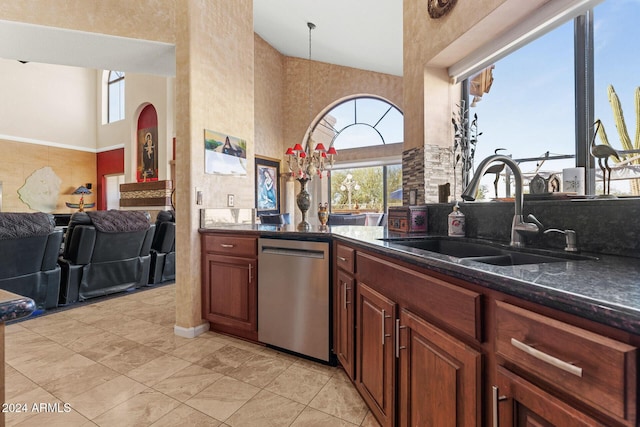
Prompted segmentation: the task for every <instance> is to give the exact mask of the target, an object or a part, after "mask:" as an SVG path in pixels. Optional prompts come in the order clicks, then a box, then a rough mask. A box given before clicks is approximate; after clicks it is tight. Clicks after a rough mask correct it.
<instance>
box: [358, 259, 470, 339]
mask: <svg viewBox="0 0 640 427" xmlns="http://www.w3.org/2000/svg"><path fill="white" fill-rule="evenodd" d="M356 258H357V261H356V263H357V265H358V275H359V280H360V281H361V282H363V283H366V284H367V285H369V286H371V287H373V288H374V289H375V290H376V291H379V292H381V293H382V294H384V295H387V296H389V297H391V298H393V300H394V301H396V302H398V303H400V304H401V305H403V306H404V307H407V308H408V309H410V310H411V311H413V312H414V313H416V314H419V315H420V316H422V317H424V318H425V319H427V320H428V321H429V322H431V323H433V324H434V325H438V326H440V325H443V326H446V327H450V328H454V329H456V330H458V331H460V332H462V333H464V334H466V335H467V336H468V337H471V338H473V339H474V340H477V341H482V295H481V294H479V293H477V292H473V291H470V290H468V289H464V288H462V287H460V286H457V285H454V284H452V283H449V282H446V281H444V280H441V279H438V278H436V277H433V276H430V275H427V274H421V273H418V272H416V271H413V270H410V269H408V268H405V267H402V266H399V265H395V264H392V263H391V262H389V261H386V260H381V259H378V258H376V257H373V256H371V255H368V254H365V253H362V252H358V253H357V254H356Z"/></svg>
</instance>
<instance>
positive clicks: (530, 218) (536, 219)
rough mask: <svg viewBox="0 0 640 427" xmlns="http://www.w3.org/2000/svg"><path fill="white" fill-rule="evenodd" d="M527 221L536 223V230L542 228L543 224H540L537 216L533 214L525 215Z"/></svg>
mask: <svg viewBox="0 0 640 427" xmlns="http://www.w3.org/2000/svg"><path fill="white" fill-rule="evenodd" d="M527 221H531V222H532V223H534V224H535V225H537V226H538V232H540V230H544V225H542V223H541V222H540V221H538V218H536V217H535V216H533V214H529V215H527Z"/></svg>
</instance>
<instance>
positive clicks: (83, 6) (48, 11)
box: [0, 0, 186, 43]
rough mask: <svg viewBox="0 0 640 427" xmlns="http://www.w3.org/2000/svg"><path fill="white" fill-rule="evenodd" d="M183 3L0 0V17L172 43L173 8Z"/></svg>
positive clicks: (164, 0)
mask: <svg viewBox="0 0 640 427" xmlns="http://www.w3.org/2000/svg"><path fill="white" fill-rule="evenodd" d="M185 1H186V0H180V1H179V2H176V1H175V0H138V1H130V0H109V1H104V0H55V1H51V0H20V1H15V0H1V1H0V16H1V17H2V19H4V20H7V21H18V22H26V23H30V24H38V25H46V26H49V27H59V28H66V29H71V30H80V31H88V32H91V33H102V34H111V35H114V36H122V37H132V38H137V39H146V40H156V41H161V42H167V43H174V42H175V33H176V25H175V8H176V4H177V3H183V2H185Z"/></svg>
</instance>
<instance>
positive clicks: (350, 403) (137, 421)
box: [5, 285, 378, 427]
mask: <svg viewBox="0 0 640 427" xmlns="http://www.w3.org/2000/svg"><path fill="white" fill-rule="evenodd" d="M174 322H175V285H168V286H163V287H159V288H155V289H149V290H146V291H144V292H138V293H133V294H128V295H127V294H125V295H123V296H121V297H118V298H114V299H110V300H106V301H102V302H97V303H95V304H91V305H83V306H81V307H77V308H73V309H70V310H66V311H62V312H58V313H55V314H51V315H47V316H43V317H39V318H35V319H31V320H27V321H24V322H20V323H16V324H13V325H9V326H7V328H6V338H5V342H6V365H5V368H6V378H5V382H6V398H7V402H8V403H9V404H13V405H12V406H10V407H11V408H12V409H14V411H15V410H17V409H23V410H24V409H26V412H20V413H16V412H13V413H8V414H6V415H7V419H6V424H7V426H14V425H17V426H47V427H55V426H64V427H69V426H95V425H98V426H117V427H123V426H135V427H139V426H154V427H160V426H162V427H164V426H167V427H175V426H231V427H243V426H251V427H263V426H264V427H266V426H274V427H280V426H294V427H305V426H314V427H315V426H318V427H319V426H327V427H341V426H344V427H347V426H358V425H359V426H369V427H370V426H378V423H377V422H376V421H375V419H374V418H373V416H372V415H371V413H370V412H369V411H368V410H367V407H366V406H365V404H364V403H363V401H362V399H361V398H360V396H359V395H358V393H357V392H356V390H355V388H354V387H353V385H352V384H351V382H350V381H349V380H348V379H347V377H346V376H345V375H344V373H343V372H342V370H341V369H339V368H333V367H329V366H325V365H322V364H318V363H314V362H310V361H308V360H305V359H302V358H297V357H294V356H291V355H288V354H284V353H281V352H277V351H275V350H273V349H269V348H266V347H262V346H258V345H254V344H251V343H248V342H245V341H242V340H238V339H235V338H231V337H227V336H224V335H220V334H216V333H213V332H207V333H205V334H203V335H201V336H199V337H197V338H193V339H186V338H181V337H178V336H176V335H175V334H174V333H173V325H174ZM34 404H36V406H35V407H34ZM40 404H49V405H48V406H46V405H45V406H40ZM55 404H57V406H56V405H55ZM65 405H66V406H65Z"/></svg>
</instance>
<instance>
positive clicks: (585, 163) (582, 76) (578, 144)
mask: <svg viewBox="0 0 640 427" xmlns="http://www.w3.org/2000/svg"><path fill="white" fill-rule="evenodd" d="M600 2H601V0H597V1H594V0H591V1H586V2H585V3H586V4H588V5H589V8H587V9H585V5H582V6H581V7H580V8H579V9H576V10H579V11H580V12H581V13H580V14H579V15H577V16H575V17H573V18H572V19H573V22H574V36H573V42H574V49H573V54H574V106H575V108H574V124H575V145H574V155H575V157H574V158H575V166H576V167H584V168H585V194H586V195H587V196H589V195H594V194H595V193H596V171H595V161H594V159H593V157H592V156H591V153H590V143H591V137H592V132H593V122H594V120H595V119H594V109H595V107H594V104H595V100H594V90H595V88H594V85H595V82H594V61H595V59H594V24H593V8H594V7H595V6H596V5H597V4H599V3H600ZM576 10H573V11H572V13H573V14H575V12H576ZM565 15H566V14H565ZM549 22H550V24H549V25H546V26H544V30H543V29H539V30H538V32H537V33H535V36H534V35H530V36H529V37H527V38H526V40H525V39H523V40H519V41H518V43H516V42H514V43H513V45H512V46H510V48H509V49H508V50H507V49H505V50H500V52H499V54H495V55H492V56H489V58H491V59H492V60H493V61H494V62H495V61H498V60H499V59H502V58H504V57H505V56H507V55H508V54H510V53H512V52H514V51H515V50H517V49H519V48H520V47H523V46H525V45H526V44H528V43H530V42H533V41H535V39H537V38H538V37H540V36H542V35H544V34H547V33H548V32H550V31H553V30H554V29H556V28H557V27H558V26H559V25H561V24H562V23H565V22H567V20H558V19H554V20H550V21H549ZM470 62H471V60H470V59H468V60H466V62H465V61H461V62H460V63H458V64H456V65H454V66H452V67H451V68H450V73H451V71H452V69H453V71H456V70H462V69H464V70H465V71H464V74H459V75H458V77H460V76H464V80H463V81H462V84H461V86H462V88H461V91H460V99H461V100H464V101H465V102H468V99H469V84H470V78H471V77H470V76H469V74H471V75H475V73H476V72H478V71H481V69H482V68H480V69H475V68H474V69H473V71H469V70H470V69H472V68H471V67H470V66H465V64H466V63H470ZM477 62H479V63H480V64H482V66H488V65H491V63H489V62H488V60H484V61H477ZM465 67H466V68H465ZM478 67H479V66H478ZM460 72H461V71H460ZM452 77H453V76H452ZM454 78H455V77H454ZM466 114H467V118H468V114H469V111H468V110H467V112H466Z"/></svg>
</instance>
